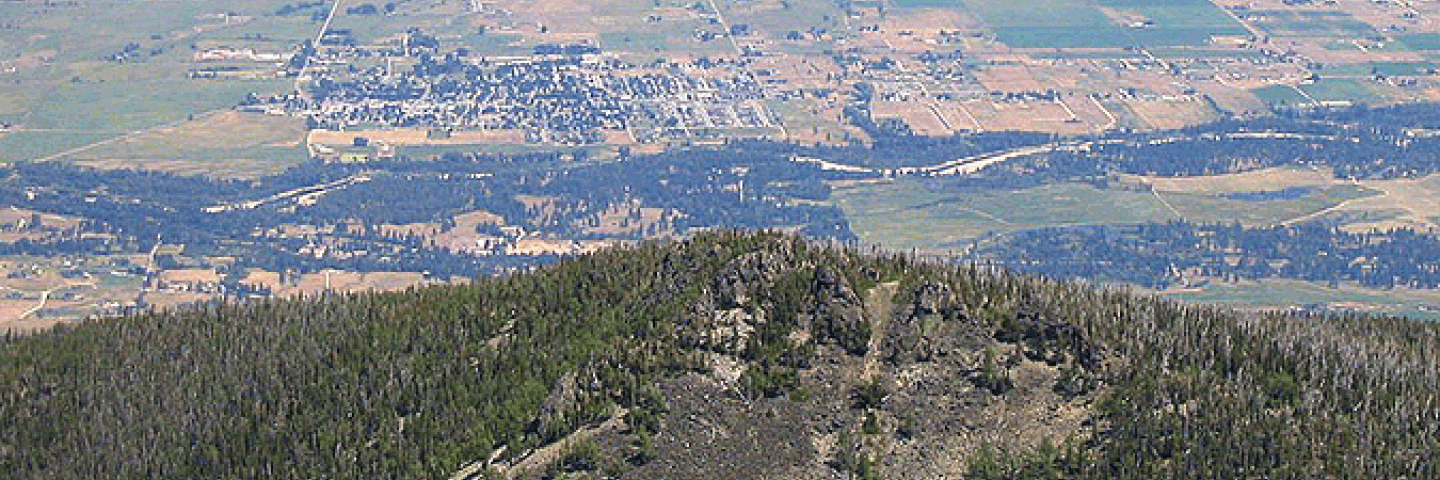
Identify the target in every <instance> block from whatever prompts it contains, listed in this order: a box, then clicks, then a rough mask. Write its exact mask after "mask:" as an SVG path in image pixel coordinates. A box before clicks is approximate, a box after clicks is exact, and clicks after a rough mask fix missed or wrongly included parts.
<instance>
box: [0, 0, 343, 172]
mask: <svg viewBox="0 0 1440 480" xmlns="http://www.w3.org/2000/svg"><path fill="white" fill-rule="evenodd" d="M286 3H288V2H285V1H280V0H221V1H214V2H194V1H178V0H157V1H147V2H101V3H94V4H89V3H87V4H67V3H53V4H50V3H47V4H41V3H39V2H24V3H16V2H7V4H6V5H3V6H0V18H5V23H7V24H9V25H13V27H12V28H6V29H0V52H3V54H4V55H5V56H6V57H8V58H15V57H17V56H23V55H43V56H44V57H45V58H48V59H50V61H49V63H47V64H45V65H44V66H41V67H33V68H21V69H18V70H17V71H14V72H11V73H10V74H9V75H8V76H7V77H6V81H5V82H3V83H0V122H6V123H15V124H18V125H20V126H21V127H22V128H23V129H25V130H31V131H22V132H14V133H11V134H9V135H7V136H5V137H3V138H0V160H3V161H13V160H20V159H28V158H37V157H46V156H50V155H53V154H56V153H60V152H63V151H66V150H69V149H72V148H76V147H80V146H83V145H88V144H91V143H94V142H98V141H101V140H106V139H109V138H114V137H117V136H120V135H123V134H125V133H128V132H131V131H138V130H144V129H148V128H153V127H156V126H160V125H165V124H170V123H174V122H181V121H184V120H186V119H187V118H191V117H192V116H195V115H200V114H203V113H205V112H210V111H215V110H225V109H229V108H231V107H233V106H234V105H235V104H236V103H237V102H239V101H240V99H242V98H244V96H245V95H246V94H247V93H251V92H259V93H261V94H268V93H272V92H284V91H287V90H289V89H290V88H292V85H293V84H292V81H291V80H288V79H276V78H269V79H263V80H217V79H190V78H187V76H186V74H187V72H188V71H190V70H191V69H192V68H195V67H197V66H199V64H197V63H196V62H195V61H194V60H193V56H194V55H195V53H196V52H198V51H199V50H200V49H203V48H208V47H213V46H220V45H225V46H239V47H248V48H255V49H258V50H260V51H263V52H271V53H285V52H288V51H289V50H290V49H291V48H292V47H293V46H294V45H295V43H297V42H298V41H300V39H303V38H307V37H309V36H311V35H313V34H314V31H315V30H317V29H318V28H319V27H318V25H316V24H313V22H311V21H310V19H309V16H308V14H306V15H296V16H275V15H273V13H274V12H275V10H277V9H278V8H279V7H281V6H282V5H285V4H286ZM227 12H228V13H230V14H231V15H230V16H228V17H227V16H226V13H227ZM127 45H128V46H129V47H128V48H127ZM118 53H125V57H124V58H123V59H117V58H114V56H115V55H116V54H118ZM246 68H251V69H257V70H259V71H262V72H266V73H268V72H269V70H273V68H274V67H273V66H269V65H265V64H248V65H247V66H246ZM267 69H269V70H267ZM219 145H221V146H222V147H235V148H242V149H243V148H252V147H258V146H257V145H248V146H247V145H237V146H231V145H224V144H219Z"/></svg>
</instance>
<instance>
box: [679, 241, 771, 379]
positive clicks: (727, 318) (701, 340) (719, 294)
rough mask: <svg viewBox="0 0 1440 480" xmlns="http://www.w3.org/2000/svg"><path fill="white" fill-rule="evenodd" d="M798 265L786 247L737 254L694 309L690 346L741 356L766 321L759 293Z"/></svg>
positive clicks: (689, 336) (688, 344) (687, 339)
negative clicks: (755, 332) (751, 337)
mask: <svg viewBox="0 0 1440 480" xmlns="http://www.w3.org/2000/svg"><path fill="white" fill-rule="evenodd" d="M794 268H795V265H794V259H793V258H791V255H789V253H788V252H787V251H786V250H785V249H779V251H770V250H762V251H757V252H751V253H747V254H744V255H741V256H739V257H736V258H735V259H734V260H732V261H731V262H730V263H729V264H728V265H726V266H725V268H724V269H722V270H721V271H720V273H719V274H718V275H717V276H716V277H715V281H714V282H713V283H712V284H710V285H708V286H707V293H706V294H704V295H701V298H700V303H699V304H698V305H695V306H694V307H693V308H692V309H691V315H690V317H691V318H690V319H689V320H688V321H689V323H690V326H691V327H692V328H688V329H685V330H686V331H687V332H688V333H687V334H686V335H687V338H686V339H685V343H686V344H687V346H690V347H696V348H700V349H702V350H709V351H713V352H716V353H722V354H727V355H738V354H739V353H740V352H741V351H742V350H744V349H745V342H746V340H747V339H749V338H750V335H751V334H752V333H753V332H754V331H755V326H756V325H758V324H761V323H764V322H765V311H764V310H763V309H762V308H759V307H760V306H759V305H756V304H755V302H756V300H757V299H756V293H757V292H763V291H765V290H766V289H769V288H771V287H772V286H773V285H774V284H775V280H776V279H777V278H779V277H780V276H781V275H784V274H785V273H786V272H788V271H790V270H793V269H794Z"/></svg>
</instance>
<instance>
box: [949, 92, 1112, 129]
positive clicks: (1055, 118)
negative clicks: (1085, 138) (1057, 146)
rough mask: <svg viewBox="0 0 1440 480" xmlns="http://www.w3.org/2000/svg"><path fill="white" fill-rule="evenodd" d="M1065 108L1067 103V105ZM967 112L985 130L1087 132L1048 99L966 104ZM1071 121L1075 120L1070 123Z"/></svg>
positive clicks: (1058, 105)
mask: <svg viewBox="0 0 1440 480" xmlns="http://www.w3.org/2000/svg"><path fill="white" fill-rule="evenodd" d="M1067 105H1068V104H1067ZM964 107H965V111H966V112H969V113H970V115H971V116H973V117H974V118H975V119H976V120H977V121H978V122H979V123H980V124H981V125H984V127H985V130H1005V131H1040V132H1055V133H1059V134H1063V135H1077V134H1083V133H1087V132H1089V131H1091V129H1092V128H1093V127H1092V126H1091V125H1089V124H1086V123H1085V122H1084V121H1083V120H1080V119H1079V118H1077V117H1072V116H1071V115H1070V112H1068V111H1067V110H1065V107H1064V106H1062V105H1061V104H1060V103H1058V102H1053V101H1049V100H1008V101H989V102H967V103H965V105H964ZM1072 118H1075V121H1071V119H1072Z"/></svg>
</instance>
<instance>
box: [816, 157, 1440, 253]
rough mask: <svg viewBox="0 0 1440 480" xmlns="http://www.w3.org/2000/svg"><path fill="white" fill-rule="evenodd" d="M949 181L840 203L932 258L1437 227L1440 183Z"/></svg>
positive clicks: (865, 233) (857, 187)
mask: <svg viewBox="0 0 1440 480" xmlns="http://www.w3.org/2000/svg"><path fill="white" fill-rule="evenodd" d="M945 185H946V183H945V182H944V181H943V180H924V179H896V180H885V181H878V182H864V183H853V184H851V183H847V184H841V185H837V187H836V189H835V193H834V197H833V198H834V202H835V204H836V205H838V206H839V207H841V208H842V209H844V210H845V213H846V216H847V218H849V219H850V220H851V226H852V228H853V229H854V230H855V233H856V234H857V235H859V236H860V237H861V238H862V239H863V240H865V241H870V242H875V243H879V244H882V245H889V246H895V247H897V248H905V249H911V248H914V249H918V250H920V251H923V252H928V253H933V254H943V253H946V252H954V251H960V250H963V249H964V248H965V247H966V246H968V245H969V244H970V243H971V242H973V241H976V240H978V239H982V238H984V237H986V236H989V235H994V234H1001V233H1006V232H1013V231H1019V230H1030V229H1035V228H1041V227H1051V226H1064V225H1102V224H1130V223H1145V222H1165V221H1169V220H1185V221H1190V222H1196V223H1231V222H1239V223H1240V224H1242V225H1246V226H1269V225H1280V224H1292V223H1296V222H1300V221H1312V220H1319V219H1327V220H1330V221H1335V222H1340V223H1341V224H1342V225H1345V226H1346V227H1345V228H1346V229H1348V230H1350V231H1355V232H1364V231H1369V230H1371V229H1382V230H1383V229H1385V228H1390V227H1410V228H1419V229H1422V230H1426V229H1431V228H1436V227H1437V226H1440V224H1437V222H1440V203H1437V202H1436V201H1434V200H1433V199H1435V198H1440V177H1426V178H1423V179H1397V180H1373V181H1371V180H1366V181H1358V182H1349V181H1345V180H1339V179H1335V178H1334V177H1333V176H1332V175H1331V174H1330V173H1329V172H1325V171H1318V170H1311V169H1304V168H1296V167H1285V168H1271V169H1264V170H1257V171H1252V172H1246V173H1240V174H1233V175H1216V176H1207V177H1144V176H1126V175H1121V176H1118V177H1116V178H1115V180H1114V181H1112V182H1109V183H1108V184H1106V185H1105V186H1103V187H1097V186H1096V185H1092V184H1084V183H1064V184H1053V185H1043V186H1039V187H1033V188H1027V189H1022V190H1008V191H1007V190H979V191H972V190H947V188H946V187H945Z"/></svg>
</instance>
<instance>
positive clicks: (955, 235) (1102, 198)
mask: <svg viewBox="0 0 1440 480" xmlns="http://www.w3.org/2000/svg"><path fill="white" fill-rule="evenodd" d="M939 182H943V181H939ZM939 182H936V183H931V181H929V180H923V179H899V180H895V181H892V182H888V183H882V184H872V185H862V186H855V187H848V188H839V189H836V190H835V191H834V193H833V196H832V199H833V200H834V202H835V204H836V205H837V206H839V207H840V208H841V209H843V210H844V211H845V216H846V217H847V218H848V219H849V220H850V226H851V229H852V230H854V231H855V233H856V235H859V236H860V238H861V239H862V240H863V241H866V242H875V243H879V244H881V245H885V246H889V247H894V248H920V249H935V248H941V247H943V246H947V245H952V246H953V245H963V244H964V243H965V242H967V241H969V240H972V239H975V238H977V237H980V236H982V235H984V234H986V233H990V232H1008V231H1015V230H1027V229H1032V228H1039V227H1045V226H1054V225H1079V224H1109V223H1141V222H1149V221H1165V220H1171V219H1175V218H1176V217H1175V215H1174V214H1172V213H1170V211H1169V210H1168V209H1166V208H1165V205H1164V204H1162V203H1160V201H1159V200H1158V199H1157V198H1156V197H1155V196H1154V195H1152V194H1150V193H1149V192H1138V191H1127V190H1101V189H1097V188H1095V187H1093V186H1091V185H1088V184H1081V183H1062V184H1055V185H1045V186H1040V187H1035V188H1030V189H1024V190H1014V191H1010V190H984V191H965V192H954V191H945V190H939V189H937V188H938V185H941V184H943V183H939Z"/></svg>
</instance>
